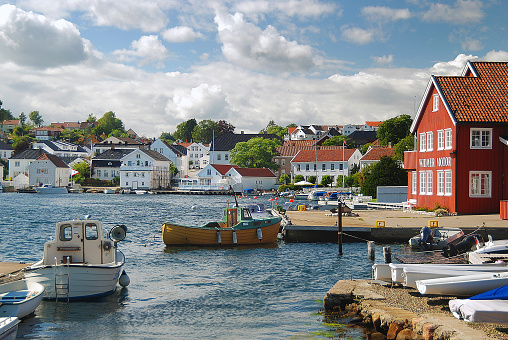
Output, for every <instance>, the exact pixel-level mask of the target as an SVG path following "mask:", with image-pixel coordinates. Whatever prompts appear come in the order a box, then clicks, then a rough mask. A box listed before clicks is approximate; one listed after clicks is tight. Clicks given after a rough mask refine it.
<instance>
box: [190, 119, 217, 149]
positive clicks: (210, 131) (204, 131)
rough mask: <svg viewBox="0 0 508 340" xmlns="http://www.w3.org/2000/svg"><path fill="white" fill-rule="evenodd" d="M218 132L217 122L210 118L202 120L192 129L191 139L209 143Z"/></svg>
mask: <svg viewBox="0 0 508 340" xmlns="http://www.w3.org/2000/svg"><path fill="white" fill-rule="evenodd" d="M218 134H219V124H217V123H216V122H214V121H213V120H210V119H205V120H202V121H200V122H199V123H198V125H196V126H195V127H194V130H192V140H193V141H194V142H196V143H203V144H209V143H210V142H211V141H212V139H213V137H214V136H217V135H218Z"/></svg>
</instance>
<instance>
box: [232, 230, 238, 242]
mask: <svg viewBox="0 0 508 340" xmlns="http://www.w3.org/2000/svg"><path fill="white" fill-rule="evenodd" d="M237 242H238V239H237V238H236V230H233V243H234V244H236V243H237Z"/></svg>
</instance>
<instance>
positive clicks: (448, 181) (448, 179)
mask: <svg viewBox="0 0 508 340" xmlns="http://www.w3.org/2000/svg"><path fill="white" fill-rule="evenodd" d="M444 174H445V195H447V196H451V194H452V171H451V170H445V172H444Z"/></svg>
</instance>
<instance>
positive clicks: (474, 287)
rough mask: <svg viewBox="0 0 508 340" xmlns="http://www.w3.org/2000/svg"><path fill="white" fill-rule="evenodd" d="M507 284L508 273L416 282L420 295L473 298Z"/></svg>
mask: <svg viewBox="0 0 508 340" xmlns="http://www.w3.org/2000/svg"><path fill="white" fill-rule="evenodd" d="M507 284H508V273H504V272H503V273H483V274H475V275H465V276H454V277H447V278H440V279H430V280H421V281H416V286H417V288H418V291H419V292H420V294H422V295H428V294H437V295H452V296H473V295H477V294H481V293H484V292H486V291H488V290H491V289H495V288H499V287H501V286H504V285H507Z"/></svg>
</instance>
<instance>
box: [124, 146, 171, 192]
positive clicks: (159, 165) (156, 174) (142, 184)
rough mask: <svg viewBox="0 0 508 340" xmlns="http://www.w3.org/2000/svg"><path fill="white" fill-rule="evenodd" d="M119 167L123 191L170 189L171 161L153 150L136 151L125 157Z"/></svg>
mask: <svg viewBox="0 0 508 340" xmlns="http://www.w3.org/2000/svg"><path fill="white" fill-rule="evenodd" d="M121 161H122V165H121V167H120V187H121V188H123V189H133V190H136V189H144V190H152V189H169V188H171V172H170V165H171V161H170V160H169V159H167V158H166V157H165V156H163V155H161V154H160V153H158V152H157V151H154V150H144V149H136V150H133V151H132V152H130V153H128V154H127V155H125V156H124V157H123V158H122V159H121Z"/></svg>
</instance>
